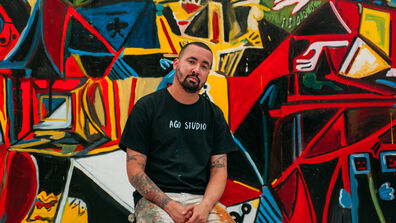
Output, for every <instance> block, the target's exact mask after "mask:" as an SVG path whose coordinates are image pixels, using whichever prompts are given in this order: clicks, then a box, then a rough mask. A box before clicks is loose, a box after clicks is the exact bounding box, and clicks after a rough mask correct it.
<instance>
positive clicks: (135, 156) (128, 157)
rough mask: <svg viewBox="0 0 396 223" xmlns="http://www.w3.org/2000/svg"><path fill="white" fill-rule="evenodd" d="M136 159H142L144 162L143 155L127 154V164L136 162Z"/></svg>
mask: <svg viewBox="0 0 396 223" xmlns="http://www.w3.org/2000/svg"><path fill="white" fill-rule="evenodd" d="M138 157H142V158H143V159H144V160H146V156H145V155H130V154H128V153H127V162H129V161H131V160H137V158H138Z"/></svg>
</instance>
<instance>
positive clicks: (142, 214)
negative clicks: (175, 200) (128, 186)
mask: <svg viewBox="0 0 396 223" xmlns="http://www.w3.org/2000/svg"><path fill="white" fill-rule="evenodd" d="M135 221H136V223H157V222H158V223H173V222H174V221H173V220H172V218H171V217H170V216H169V215H168V214H167V213H166V212H165V211H164V210H163V209H162V208H160V207H158V206H157V205H155V204H154V203H152V202H150V201H148V200H147V199H145V198H142V199H140V201H139V202H138V203H137V205H136V208H135Z"/></svg>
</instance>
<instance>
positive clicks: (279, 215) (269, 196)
mask: <svg viewBox="0 0 396 223" xmlns="http://www.w3.org/2000/svg"><path fill="white" fill-rule="evenodd" d="M261 197H262V199H265V200H266V201H268V202H269V204H270V205H271V206H272V209H271V210H272V211H273V213H274V215H276V216H275V217H276V218H277V219H279V220H282V213H281V211H280V209H279V207H278V205H277V204H276V201H275V199H274V197H273V196H272V194H271V191H270V190H269V188H268V186H264V187H263V194H262V195H261Z"/></svg>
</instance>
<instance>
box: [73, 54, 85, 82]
mask: <svg viewBox="0 0 396 223" xmlns="http://www.w3.org/2000/svg"><path fill="white" fill-rule="evenodd" d="M71 56H72V57H73V58H74V60H75V61H76V63H77V66H78V68H80V70H81V72H83V74H84V75H85V76H86V77H88V74H87V71H86V70H85V68H84V65H83V64H82V62H81V58H80V55H78V54H71Z"/></svg>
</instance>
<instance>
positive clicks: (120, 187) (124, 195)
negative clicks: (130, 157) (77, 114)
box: [74, 150, 135, 213]
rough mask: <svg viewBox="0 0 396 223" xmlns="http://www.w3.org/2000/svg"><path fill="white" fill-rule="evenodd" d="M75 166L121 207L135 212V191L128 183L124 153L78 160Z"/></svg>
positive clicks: (120, 151) (114, 152) (106, 154)
mask: <svg viewBox="0 0 396 223" xmlns="http://www.w3.org/2000/svg"><path fill="white" fill-rule="evenodd" d="M74 165H75V167H76V168H78V169H80V170H81V171H82V172H83V173H84V174H85V175H87V176H88V177H89V178H91V179H92V180H93V181H94V182H95V183H96V184H97V185H98V186H99V187H100V188H102V189H103V190H104V191H106V192H107V193H108V194H109V195H110V196H111V197H113V198H114V200H116V201H117V202H118V203H119V204H120V205H122V206H123V207H124V208H126V209H127V210H129V211H130V212H131V213H132V212H133V211H134V208H133V207H134V205H133V197H132V193H133V191H135V189H134V188H133V187H132V185H131V184H130V183H129V181H128V176H127V172H126V153H125V152H124V151H122V150H116V151H113V152H110V153H105V154H100V155H95V156H90V157H84V158H77V159H75V163H74Z"/></svg>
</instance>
